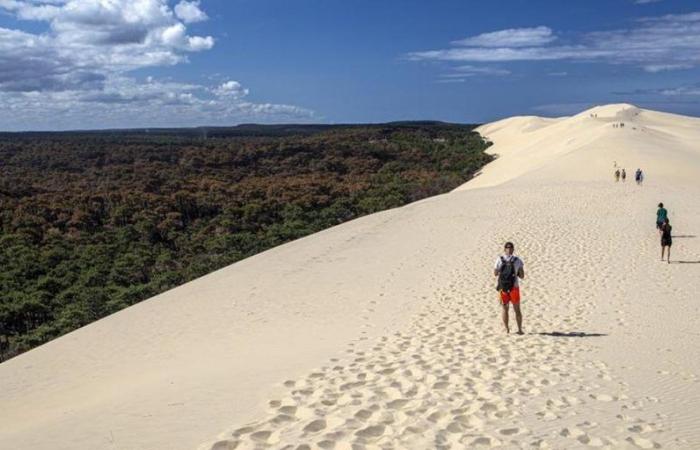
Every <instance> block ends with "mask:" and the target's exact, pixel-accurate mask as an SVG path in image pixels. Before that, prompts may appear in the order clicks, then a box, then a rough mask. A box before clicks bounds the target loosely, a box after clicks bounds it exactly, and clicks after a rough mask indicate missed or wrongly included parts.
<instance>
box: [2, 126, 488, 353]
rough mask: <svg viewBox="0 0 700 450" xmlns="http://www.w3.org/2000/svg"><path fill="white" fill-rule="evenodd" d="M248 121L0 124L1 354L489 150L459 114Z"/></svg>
mask: <svg viewBox="0 0 700 450" xmlns="http://www.w3.org/2000/svg"><path fill="white" fill-rule="evenodd" d="M246 127H248V128H247V130H246V131H245V132H246V133H247V135H242V134H244V131H241V130H240V129H239V130H238V131H236V132H235V133H233V132H231V131H230V130H227V129H210V130H206V131H207V132H206V133H203V132H201V131H202V129H194V130H198V131H196V132H195V131H193V130H184V131H183V132H178V131H177V130H161V131H160V132H152V131H149V132H146V131H144V130H141V131H133V132H132V133H126V132H119V133H116V132H103V133H94V132H93V133H32V134H3V135H0V360H3V359H7V358H10V357H12V356H14V355H17V354H19V353H21V352H23V351H26V350H28V349H31V348H33V347H35V346H38V345H40V344H42V343H44V342H47V341H48V340H50V339H53V338H55V337H58V336H60V335H62V334H65V333H68V332H70V331H72V330H75V329H76V328H78V327H81V326H83V325H86V324H88V323H90V322H92V321H95V320H97V319H99V318H101V317H104V316H106V315H108V314H111V313H113V312H116V311H118V310H120V309H122V308H125V307H127V306H129V305H133V304H134V303H137V302H139V301H141V300H144V299H146V298H149V297H152V296H154V295H156V294H158V293H160V292H163V291H165V290H167V289H170V288H173V287H175V286H178V285H180V284H182V283H185V282H187V281H189V280H192V279H194V278H196V277H199V276H201V275H204V274H206V273H209V272H211V271H213V270H215V269H218V268H221V267H223V266H226V265H228V264H231V263H233V262H235V261H238V260H240V259H243V258H246V257H248V256H251V255H254V254H256V253H258V252H261V251H263V250H266V249H269V248H271V247H274V246H276V245H279V244H282V243H284V242H288V241H290V240H293V239H297V238H300V237H302V236H306V235H308V234H311V233H314V232H317V231H319V230H322V229H324V228H328V227H331V226H333V225H337V224H339V223H342V222H344V221H347V220H350V219H354V218H357V217H360V216H362V215H365V214H370V213H373V212H377V211H380V210H384V209H387V208H393V207H397V206H401V205H404V204H406V203H409V202H412V201H415V200H419V199H422V198H425V197H428V196H432V195H436V194H439V193H443V192H446V191H449V190H451V189H453V188H454V187H456V186H458V185H459V184H461V183H463V182H465V181H466V180H468V179H469V178H470V177H471V176H473V174H474V173H475V172H477V171H478V170H479V169H480V168H481V167H482V166H483V165H484V164H486V163H487V162H489V161H490V160H491V156H489V155H487V154H485V153H484V150H485V148H486V146H487V143H485V142H484V141H483V140H482V139H481V138H480V136H479V135H478V134H476V133H474V132H473V131H472V130H473V127H472V126H466V125H451V124H442V123H413V124H411V123H397V124H386V125H372V126H321V127H320V128H318V129H313V128H309V126H305V128H301V129H299V130H298V133H297V134H294V127H290V126H284V127H283V128H282V127H277V128H272V129H268V130H267V131H266V129H265V127H256V126H252V125H248V126H246ZM235 129H236V128H232V129H231V130H235ZM266 132H269V133H268V135H265V133H266Z"/></svg>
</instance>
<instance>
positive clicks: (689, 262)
mask: <svg viewBox="0 0 700 450" xmlns="http://www.w3.org/2000/svg"><path fill="white" fill-rule="evenodd" d="M671 264H700V261H671Z"/></svg>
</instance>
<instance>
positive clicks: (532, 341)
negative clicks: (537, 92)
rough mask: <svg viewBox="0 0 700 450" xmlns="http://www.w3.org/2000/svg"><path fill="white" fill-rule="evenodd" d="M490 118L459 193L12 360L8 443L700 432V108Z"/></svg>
mask: <svg viewBox="0 0 700 450" xmlns="http://www.w3.org/2000/svg"><path fill="white" fill-rule="evenodd" d="M616 123H624V124H625V125H624V127H619V128H618V127H613V124H616ZM479 132H481V133H482V135H484V136H485V137H486V138H488V139H490V140H491V141H492V142H493V143H494V145H493V147H491V149H490V151H491V152H493V153H494V154H497V155H499V157H498V159H496V160H495V161H494V162H492V163H491V164H489V165H488V166H486V167H485V168H484V170H483V172H482V174H480V175H479V176H477V177H476V178H474V179H473V180H471V181H469V182H468V183H465V184H464V185H463V186H461V187H460V188H458V189H456V190H455V191H453V192H451V193H448V194H445V195H441V196H436V197H433V198H430V199H427V200H423V201H420V202H417V203H414V204H411V205H407V206H405V207H403V208H398V209H395V210H390V211H385V212H383V213H379V214H375V215H372V216H368V217H364V218H361V219H358V220H355V221H352V222H349V223H346V224H343V225H340V226H337V227H334V228H332V229H329V230H325V231H323V232H321V233H318V234H316V235H313V236H309V237H307V238H304V239H300V240H298V241H295V242H291V243H289V244H286V245H283V246H280V247H277V248H275V249H272V250H269V251H268V252H264V253H262V254H260V255H256V256H254V257H252V258H249V259H247V260H244V261H241V262H239V263H236V264H234V265H232V266H229V267H226V268H224V269H221V270H219V271H217V272H214V273H212V274H210V275H207V276H205V277H202V278H200V279H198V280H195V281H193V282H191V283H188V284H186V285H184V286H181V287H179V288H176V289H173V290H172V291H169V292H166V293H164V294H161V295H159V296H157V297H154V298H153V299H150V300H148V301H146V302H143V303H141V304H138V305H135V306H134V307H131V308H128V309H127V310H125V311H122V312H120V313H118V314H115V315H113V316H110V317H107V318H105V319H103V320H101V321H98V322H96V323H94V324H92V325H90V326H88V327H85V328H83V329H81V330H78V331H76V332H74V333H71V334H69V335H67V336H64V337H62V338H60V339H57V340H56V341H53V342H51V343H49V344H46V345H44V346H42V347H39V348H37V349H35V350H33V351H30V352H28V353H26V354H23V355H20V356H18V357H17V358H14V359H12V360H10V361H8V362H6V363H3V364H1V365H0V385H1V386H3V389H2V390H1V391H0V404H3V405H4V408H2V409H1V410H0V424H2V426H1V427H0V447H2V448H37V449H43V448H46V449H49V448H51V449H63V448H65V449H69V448H70V449H75V448H86V449H87V448H91V449H92V448H105V449H110V448H119V449H180V448H182V449H192V448H200V449H216V450H223V449H231V448H236V449H240V448H290V449H296V448H299V449H304V448H309V449H311V448H314V449H316V448H323V449H326V448H337V449H342V448H368V449H369V448H464V447H465V446H469V447H475V448H478V447H486V448H489V447H501V448H518V447H533V448H589V447H591V448H615V449H617V448H659V447H666V448H688V449H691V448H697V447H699V446H700V433H698V432H697V430H696V427H695V424H696V423H698V421H699V420H700V417H699V416H700V388H699V386H700V384H698V379H699V376H700V358H698V356H699V355H698V351H697V350H696V346H694V345H689V343H688V337H689V336H694V335H696V334H697V333H696V332H695V331H694V329H695V323H694V322H695V319H696V314H695V313H694V311H692V309H691V310H690V312H689V309H688V307H689V305H692V304H693V302H694V300H695V299H694V296H693V289H689V288H688V286H695V285H697V283H698V282H699V281H700V264H696V263H700V241H699V238H697V237H696V235H700V233H698V230H700V213H699V212H698V211H697V200H696V199H697V196H698V194H700V192H698V191H700V189H699V188H698V185H697V182H696V181H695V180H697V176H698V174H700V148H699V147H698V144H697V142H700V119H696V118H690V117H684V116H677V115H673V114H667V113H659V112H655V111H649V110H644V109H640V108H636V107H634V106H632V105H627V104H620V105H606V106H601V107H596V108H593V109H591V110H588V111H584V112H582V113H580V114H577V115H575V116H572V117H567V118H558V119H544V118H536V117H517V118H511V119H505V120H502V121H498V122H494V123H492V124H487V125H484V126H482V127H481V128H480V129H479ZM613 162H616V163H617V165H618V166H620V167H626V168H627V171H628V180H627V182H626V183H622V182H619V183H615V182H614V181H613V178H612V172H613ZM637 166H639V167H641V168H642V169H643V170H645V173H646V181H645V182H644V185H643V186H637V185H635V184H634V181H633V179H632V177H633V171H634V170H635V169H636V167H637ZM660 200H662V201H664V202H665V203H666V204H667V205H668V206H669V210H670V213H671V220H672V223H673V225H674V231H675V232H676V234H677V236H678V237H677V238H676V240H675V241H674V247H673V255H672V259H673V261H674V264H666V263H661V262H660V261H658V258H659V255H658V252H659V245H658V234H657V233H656V231H655V230H654V227H653V220H654V211H655V205H656V203H658V201H660ZM505 240H512V241H514V242H515V243H516V253H517V254H519V255H520V256H521V257H522V258H523V259H524V261H525V268H526V275H527V276H526V279H525V280H524V281H523V285H522V289H523V312H524V316H525V320H524V328H525V331H526V335H525V336H514V335H513V336H507V335H505V333H504V332H503V330H502V328H501V325H500V316H499V306H498V304H497V302H496V291H495V290H494V279H493V274H492V273H491V266H492V264H493V261H494V260H495V258H496V256H497V254H498V252H499V251H500V249H501V246H502V243H503V242H504V241H505ZM353 445H354V446H355V447H352V446H353Z"/></svg>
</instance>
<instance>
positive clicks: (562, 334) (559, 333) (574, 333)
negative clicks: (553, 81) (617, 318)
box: [536, 331, 607, 338]
mask: <svg viewBox="0 0 700 450" xmlns="http://www.w3.org/2000/svg"><path fill="white" fill-rule="evenodd" d="M536 334H539V335H540V336H552V337H579V338H581V337H600V336H607V334H605V333H586V332H583V331H569V332H568V333H567V332H563V331H551V332H548V333H536Z"/></svg>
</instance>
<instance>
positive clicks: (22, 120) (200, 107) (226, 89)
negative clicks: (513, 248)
mask: <svg viewBox="0 0 700 450" xmlns="http://www.w3.org/2000/svg"><path fill="white" fill-rule="evenodd" d="M247 94H248V90H247V89H245V88H243V87H242V86H241V84H240V83H238V82H237V81H226V82H224V83H221V84H220V85H218V86H216V87H209V86H205V85H199V84H187V83H178V82H173V81H167V80H159V79H155V78H153V77H149V78H148V79H146V80H145V82H139V81H137V80H135V79H133V78H131V77H127V76H114V77H110V78H109V79H107V80H105V81H104V83H103V85H102V87H101V88H100V89H91V90H87V89H75V90H62V91H51V92H37V91H16V92H0V102H1V103H2V104H3V108H1V109H0V124H2V126H1V127H0V128H2V129H5V130H28V129H42V130H53V129H76V128H80V129H90V128H146V127H176V126H183V127H190V126H198V125H221V126H228V125H234V124H236V123H240V122H242V121H251V120H252V121H256V122H270V121H272V122H280V121H294V122H299V121H301V122H304V121H309V120H312V119H314V118H315V117H316V116H315V114H314V112H313V111H311V110H308V109H305V108H300V107H297V106H294V105H285V104H275V103H255V102H250V101H247V100H244V99H243V97H245V96H246V95H247Z"/></svg>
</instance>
